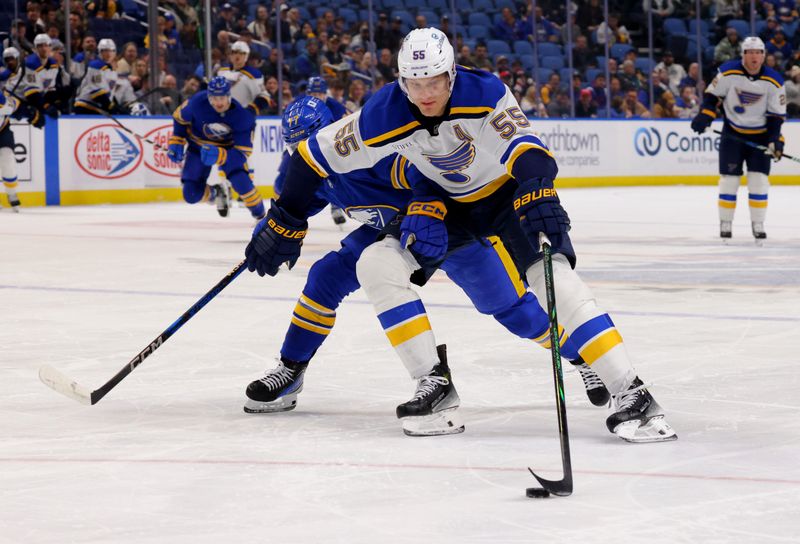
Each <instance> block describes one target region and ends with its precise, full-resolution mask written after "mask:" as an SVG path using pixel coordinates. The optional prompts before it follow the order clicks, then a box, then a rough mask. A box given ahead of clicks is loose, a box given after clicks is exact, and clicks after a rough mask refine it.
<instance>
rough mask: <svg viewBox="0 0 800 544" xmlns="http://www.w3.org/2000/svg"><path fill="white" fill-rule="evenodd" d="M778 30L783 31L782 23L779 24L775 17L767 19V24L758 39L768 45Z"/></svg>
mask: <svg viewBox="0 0 800 544" xmlns="http://www.w3.org/2000/svg"><path fill="white" fill-rule="evenodd" d="M776 30H783V28H782V27H781V25H780V23H778V19H776V18H775V17H767V24H766V26H765V27H764V30H762V31H761V33H760V34H759V35H758V37H759V38H761V41H763V42H764V43H767V42H768V41H770V40H771V39H772V38H773V37H774V36H775V31H776Z"/></svg>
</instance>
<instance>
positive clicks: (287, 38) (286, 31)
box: [273, 4, 294, 43]
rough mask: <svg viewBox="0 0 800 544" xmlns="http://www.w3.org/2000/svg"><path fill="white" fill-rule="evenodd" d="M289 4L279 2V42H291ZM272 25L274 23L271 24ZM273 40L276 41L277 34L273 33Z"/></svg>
mask: <svg viewBox="0 0 800 544" xmlns="http://www.w3.org/2000/svg"><path fill="white" fill-rule="evenodd" d="M289 11H290V9H289V6H287V5H286V4H281V6H280V9H279V10H278V13H279V16H278V19H279V21H280V29H281V43H291V42H292V39H293V37H294V36H293V35H292V30H291V26H290V25H289ZM273 27H274V25H273ZM273 40H274V41H275V43H277V36H274V34H273Z"/></svg>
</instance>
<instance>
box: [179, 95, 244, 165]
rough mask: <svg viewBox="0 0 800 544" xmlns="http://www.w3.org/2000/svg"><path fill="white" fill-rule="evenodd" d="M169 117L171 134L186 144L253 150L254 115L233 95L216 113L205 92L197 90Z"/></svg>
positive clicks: (242, 150)
mask: <svg viewBox="0 0 800 544" xmlns="http://www.w3.org/2000/svg"><path fill="white" fill-rule="evenodd" d="M172 117H173V120H174V122H173V134H174V135H175V136H177V137H179V138H186V139H187V140H188V141H189V144H190V145H192V144H194V145H197V146H202V145H204V144H207V145H216V146H219V147H224V148H226V149H231V148H233V149H236V150H238V151H241V152H242V153H243V154H245V155H249V154H250V153H251V152H252V151H253V131H254V130H255V127H256V117H255V115H254V114H253V112H251V111H248V110H247V109H245V108H243V107H242V106H241V105H240V104H239V103H238V102H237V101H236V100H235V99H231V106H230V108H229V109H228V110H227V111H225V112H223V113H217V111H216V110H215V109H214V108H213V107H212V106H211V104H210V103H209V101H208V92H207V91H200V92H198V93H196V94H195V95H194V96H193V97H192V98H190V99H189V100H187V101H186V102H184V103H183V104H181V105H180V107H178V109H177V110H175V113H174V114H173V115H172Z"/></svg>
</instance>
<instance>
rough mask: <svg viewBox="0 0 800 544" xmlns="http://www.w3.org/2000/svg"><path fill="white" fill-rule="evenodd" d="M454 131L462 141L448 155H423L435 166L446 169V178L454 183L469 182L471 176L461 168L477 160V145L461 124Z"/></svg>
mask: <svg viewBox="0 0 800 544" xmlns="http://www.w3.org/2000/svg"><path fill="white" fill-rule="evenodd" d="M453 132H455V134H456V137H457V138H458V139H459V140H461V141H462V143H461V145H459V146H458V147H457V148H456V149H455V150H454V151H452V152H450V153H448V154H447V155H427V154H423V155H424V157H425V158H426V159H428V161H429V162H430V163H431V164H432V165H433V166H435V167H436V168H439V169H440V170H444V172H443V173H442V177H443V178H444V179H446V180H448V181H452V182H453V183H467V182H468V181H469V179H470V178H469V176H468V175H466V174H462V173H461V170H464V169H466V168H468V167H469V165H470V164H472V161H474V160H475V146H474V145H472V136H470V135H469V134H467V132H466V131H465V130H463V129H462V128H461V126H460V125H455V126H454V127H453Z"/></svg>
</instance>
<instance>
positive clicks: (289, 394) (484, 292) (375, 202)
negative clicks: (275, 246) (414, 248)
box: [244, 96, 609, 434]
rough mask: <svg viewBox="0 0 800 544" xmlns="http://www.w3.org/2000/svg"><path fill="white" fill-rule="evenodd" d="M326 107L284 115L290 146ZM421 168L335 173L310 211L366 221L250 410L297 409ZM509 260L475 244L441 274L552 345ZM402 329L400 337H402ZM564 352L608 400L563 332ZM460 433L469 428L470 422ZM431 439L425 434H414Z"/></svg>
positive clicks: (386, 163)
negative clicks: (359, 269)
mask: <svg viewBox="0 0 800 544" xmlns="http://www.w3.org/2000/svg"><path fill="white" fill-rule="evenodd" d="M332 120H333V119H332V116H331V114H330V111H329V109H328V108H327V107H326V105H325V104H324V103H323V102H322V101H321V100H318V99H316V98H313V97H310V96H305V97H302V98H300V99H298V100H297V101H295V102H294V103H292V104H291V105H290V106H289V107H288V108H287V110H286V112H285V113H284V115H283V137H284V141H285V143H286V147H287V149H289V150H291V151H294V150H295V149H296V147H297V145H298V144H299V143H300V142H302V141H304V140H306V139H307V138H308V137H309V136H312V135H313V134H315V133H316V132H317V131H318V130H320V129H321V128H323V127H325V126H327V125H328V124H330V123H331V122H332ZM416 175H418V173H417V172H416V169H415V168H414V167H412V166H411V165H410V164H409V162H408V161H406V160H405V159H403V158H402V157H401V156H399V155H396V154H393V155H390V156H388V157H386V158H384V159H382V160H381V161H380V162H378V164H376V165H375V166H374V167H372V168H368V169H363V170H357V171H354V172H350V173H348V174H346V175H337V174H333V175H331V176H330V177H329V178H327V179H326V181H325V183H324V184H323V185H322V186H320V188H319V189H318V190H317V193H316V199H315V202H314V204H313V207H312V209H311V210H310V211H311V213H312V214H313V213H316V212H317V211H319V210H321V209H322V208H324V207H325V206H326V205H327V204H328V203H332V204H336V205H338V206H339V207H340V208H341V209H343V210H345V211H346V212H347V213H348V214H350V216H351V217H352V218H353V219H355V220H356V221H359V222H362V223H364V224H363V225H362V226H361V227H359V228H358V229H356V230H355V231H353V232H351V233H350V234H349V235H348V236H346V237H345V238H344V239H343V240H342V242H341V245H342V248H341V249H339V250H338V251H333V252H330V253H328V254H327V255H326V256H324V257H323V258H321V259H320V260H318V261H317V262H316V263H314V265H313V266H312V267H311V270H310V271H309V274H308V280H307V281H306V285H305V287H304V288H303V293H302V295H301V296H300V299H299V300H298V302H297V305H296V306H295V310H294V314H293V315H292V319H291V324H290V325H289V330H288V332H287V333H286V337H285V339H284V342H283V347H282V348H281V353H280V361H279V364H278V366H277V367H276V368H275V369H273V370H271V371H269V372H267V373H266V375H265V376H264V377H263V378H261V379H260V380H256V381H254V382H252V383H251V384H250V385H249V386H248V387H247V391H246V394H247V397H248V400H247V403H246V404H245V408H244V410H245V411H246V412H249V413H266V412H279V411H285V410H291V409H293V408H294V407H295V405H296V402H297V394H298V393H299V392H300V391H301V390H302V387H303V376H304V373H305V371H306V368H307V367H308V363H309V361H310V360H311V358H312V357H313V356H314V354H315V353H316V352H317V350H318V349H319V347H320V346H321V345H322V343H323V342H324V341H325V339H326V338H327V336H328V334H330V332H331V330H332V328H333V326H334V323H335V321H336V310H337V308H338V306H339V304H341V302H342V301H343V300H344V298H345V297H347V296H348V295H350V294H351V293H353V292H354V291H356V290H357V289H359V287H360V286H359V283H358V279H357V278H356V263H357V261H358V259H359V257H360V255H361V252H362V251H363V250H364V248H366V247H367V246H369V245H371V244H372V243H373V242H375V240H376V239H377V238H378V235H379V233H380V231H381V230H382V229H383V228H384V227H386V225H388V224H389V223H391V221H392V220H393V219H394V218H395V216H396V214H397V213H398V211H399V210H403V209H405V207H406V206H407V204H408V201H409V199H410V198H411V190H410V188H409V187H410V185H409V179H411V178H413V177H414V176H416ZM509 262H510V257H509V256H508V253H507V252H506V251H505V249H504V248H503V246H502V243H500V242H499V240H496V239H494V240H492V241H488V240H484V241H482V242H473V243H471V244H469V245H468V246H466V247H464V248H462V249H461V250H459V251H456V252H455V253H453V254H452V255H450V256H449V257H448V258H447V260H445V261H444V263H443V264H442V267H441V268H442V270H444V272H445V273H447V275H448V276H449V277H450V278H451V279H452V280H453V281H454V282H455V283H456V284H457V285H459V286H460V287H461V288H462V289H463V290H464V292H465V293H466V294H467V296H469V298H470V300H471V301H472V303H473V304H474V305H475V307H476V308H477V309H478V311H480V312H481V313H484V314H488V315H492V316H493V317H494V318H495V319H497V321H498V322H500V323H501V324H502V325H503V326H505V327H506V328H507V329H508V330H509V331H511V332H512V333H513V334H515V335H517V336H519V337H521V338H526V339H532V340H534V341H536V342H537V343H539V344H540V345H542V346H544V347H549V342H550V339H549V334H548V333H549V328H548V319H547V316H546V315H545V313H544V312H543V311H542V309H541V307H540V306H539V304H538V303H537V301H536V299H535V298H534V297H533V295H531V293H529V292H527V291H526V290H525V288H524V286H523V285H522V282H521V281H520V280H519V277H518V276H517V275H516V274H514V273H513V272H512V273H511V274H510V273H509V272H510V271H509V270H508V269H507V267H506V265H505V264H504V263H509ZM402 334H403V333H402V331H400V330H397V331H395V333H394V336H395V338H399V337H400V336H401V335H402ZM562 339H563V340H564V341H563V343H562V353H563V354H564V356H565V357H566V358H568V359H570V361H571V362H572V363H573V364H574V365H576V366H577V367H578V370H579V371H580V374H581V377H582V378H583V380H584V384H585V386H586V389H587V395H588V396H589V399H590V400H591V402H592V403H593V404H595V405H596V406H602V405H604V404H606V403H607V402H608V398H609V396H608V391H607V390H606V388H605V387H604V386H603V384H602V382H601V381H600V379H599V378H598V377H597V375H596V374H595V373H594V372H593V371H592V370H591V369H590V368H589V367H588V365H586V364H585V363H583V362H582V360H581V359H580V357H579V356H578V354H577V352H576V351H575V349H574V347H573V344H572V342H571V341H570V340H569V339H566V337H565V336H564V335H562ZM456 428H459V429H463V425H460V424H459V425H457V427H456ZM406 431H407V432H412V434H413V433H416V434H426V433H425V432H424V429H416V430H411V431H410V430H409V429H406Z"/></svg>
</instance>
